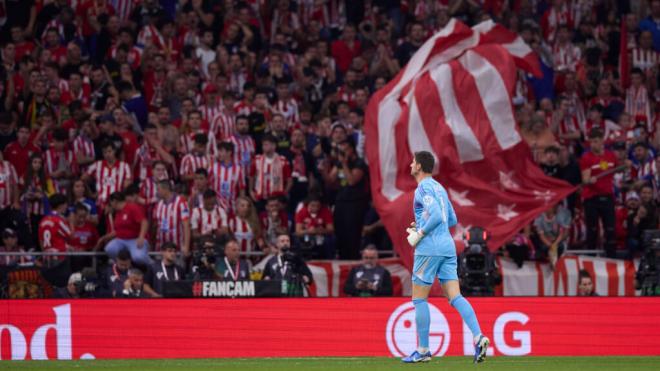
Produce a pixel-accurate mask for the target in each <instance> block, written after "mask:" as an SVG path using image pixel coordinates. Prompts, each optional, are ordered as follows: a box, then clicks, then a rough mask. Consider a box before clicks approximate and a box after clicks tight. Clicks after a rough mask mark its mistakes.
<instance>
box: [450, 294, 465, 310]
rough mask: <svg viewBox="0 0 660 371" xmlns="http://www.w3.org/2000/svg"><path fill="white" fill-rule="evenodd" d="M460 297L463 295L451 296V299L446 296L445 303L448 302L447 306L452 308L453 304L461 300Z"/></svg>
mask: <svg viewBox="0 0 660 371" xmlns="http://www.w3.org/2000/svg"><path fill="white" fill-rule="evenodd" d="M462 297H463V295H461V294H457V295H453V296H451V297H450V296H447V301H449V305H451V306H452V307H453V306H454V304H455V303H456V301H458V300H460V298H462Z"/></svg>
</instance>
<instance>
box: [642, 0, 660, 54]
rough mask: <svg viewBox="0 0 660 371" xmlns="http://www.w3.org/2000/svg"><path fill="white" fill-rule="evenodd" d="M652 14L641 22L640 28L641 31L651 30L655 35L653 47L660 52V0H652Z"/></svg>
mask: <svg viewBox="0 0 660 371" xmlns="http://www.w3.org/2000/svg"><path fill="white" fill-rule="evenodd" d="M650 5H651V14H649V16H648V17H646V18H645V19H643V20H642V21H641V22H639V29H640V30H641V31H650V32H651V34H652V35H653V47H654V48H655V51H656V52H660V26H658V20H660V1H658V0H651V1H650Z"/></svg>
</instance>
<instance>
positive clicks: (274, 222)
mask: <svg viewBox="0 0 660 371" xmlns="http://www.w3.org/2000/svg"><path fill="white" fill-rule="evenodd" d="M259 220H260V222H261V228H262V231H263V235H262V237H263V238H264V239H265V240H266V243H269V244H274V243H275V240H276V239H277V231H280V230H287V231H288V230H289V229H290V225H289V224H290V223H289V216H288V215H287V213H286V206H283V205H282V200H281V199H280V198H279V197H274V196H273V197H270V198H268V200H267V201H266V207H265V211H262V212H261V213H259Z"/></svg>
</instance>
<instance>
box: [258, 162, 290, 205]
mask: <svg viewBox="0 0 660 371" xmlns="http://www.w3.org/2000/svg"><path fill="white" fill-rule="evenodd" d="M250 176H252V177H254V178H255V182H254V192H255V193H256V197H257V200H264V199H267V198H269V197H271V196H282V195H284V192H285V189H284V188H285V185H286V180H287V179H289V178H290V177H291V165H289V161H288V160H287V159H286V157H284V156H281V155H277V154H275V155H274V156H273V157H267V156H266V155H257V156H256V157H255V158H254V162H253V163H252V168H251V169H250Z"/></svg>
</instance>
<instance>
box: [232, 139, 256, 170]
mask: <svg viewBox="0 0 660 371" xmlns="http://www.w3.org/2000/svg"><path fill="white" fill-rule="evenodd" d="M229 141H230V142H231V143H233V144H234V163H236V164H239V165H240V166H241V167H242V168H243V171H245V172H247V170H248V169H249V168H250V164H251V163H252V157H253V156H254V153H255V152H256V145H255V143H254V139H252V137H251V136H249V135H239V134H234V135H233V136H232V137H230V138H229Z"/></svg>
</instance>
